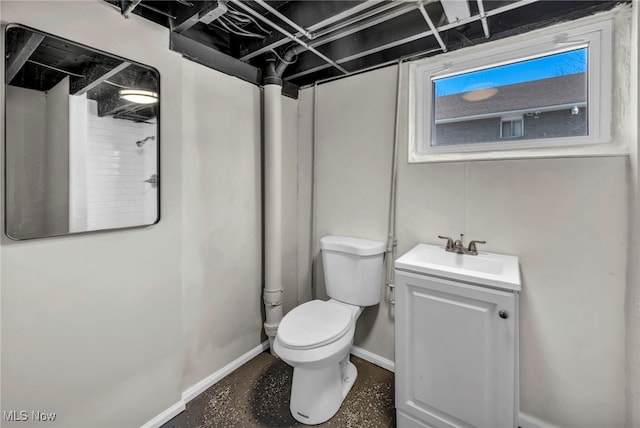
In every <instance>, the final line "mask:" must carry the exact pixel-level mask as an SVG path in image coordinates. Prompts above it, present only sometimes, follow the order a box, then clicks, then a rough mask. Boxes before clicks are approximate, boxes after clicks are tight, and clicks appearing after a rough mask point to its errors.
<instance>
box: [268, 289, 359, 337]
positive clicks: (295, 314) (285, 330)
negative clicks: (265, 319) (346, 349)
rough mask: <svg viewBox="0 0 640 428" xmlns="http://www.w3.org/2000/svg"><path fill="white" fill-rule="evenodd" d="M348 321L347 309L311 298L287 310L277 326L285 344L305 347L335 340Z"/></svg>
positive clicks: (340, 334)
mask: <svg viewBox="0 0 640 428" xmlns="http://www.w3.org/2000/svg"><path fill="white" fill-rule="evenodd" d="M350 325H351V311H350V310H349V309H348V308H347V307H345V306H342V305H339V304H335V303H330V302H325V301H322V300H312V301H310V302H307V303H303V304H302V305H300V306H298V307H296V308H294V309H293V310H291V311H290V312H289V313H288V314H287V315H286V316H285V317H284V318H283V320H282V321H281V322H280V325H279V326H278V339H279V340H280V343H282V344H283V345H285V346H286V347H287V348H293V349H309V348H316V347H318V346H322V345H326V344H329V343H331V342H335V341H336V340H338V339H339V338H340V337H342V336H343V335H344V334H345V333H346V332H347V330H349V327H350Z"/></svg>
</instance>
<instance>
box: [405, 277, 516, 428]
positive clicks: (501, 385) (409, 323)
mask: <svg viewBox="0 0 640 428" xmlns="http://www.w3.org/2000/svg"><path fill="white" fill-rule="evenodd" d="M396 287H397V289H396V366H395V367H396V407H397V409H398V410H399V411H401V412H403V413H405V414H408V415H411V416H413V417H414V418H417V419H419V420H420V421H423V422H425V424H426V426H435V427H470V426H472V427H491V428H498V427H504V428H513V427H514V426H516V425H515V418H516V410H515V409H516V403H517V397H516V393H517V392H516V336H515V334H516V331H515V330H516V327H517V322H516V321H517V312H516V311H517V306H516V303H517V302H516V300H517V296H516V295H515V294H514V293H510V292H503V291H498V290H494V289H489V288H483V287H479V286H473V285H468V284H463V283H457V282H453V281H448V280H445V279H440V278H432V277H428V276H423V275H415V274H411V273H406V272H401V271H396ZM501 311H504V312H503V313H502V317H501V316H500V313H501ZM504 316H506V318H503V317H504Z"/></svg>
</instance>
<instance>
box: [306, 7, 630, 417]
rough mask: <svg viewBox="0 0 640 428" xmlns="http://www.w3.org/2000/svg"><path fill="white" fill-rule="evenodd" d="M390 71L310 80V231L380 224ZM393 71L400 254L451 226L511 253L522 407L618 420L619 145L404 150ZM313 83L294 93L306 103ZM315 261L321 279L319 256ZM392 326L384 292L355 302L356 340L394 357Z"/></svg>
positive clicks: (623, 233) (623, 123)
mask: <svg viewBox="0 0 640 428" xmlns="http://www.w3.org/2000/svg"><path fill="white" fill-rule="evenodd" d="M628 12H629V8H623V12H622V13H621V14H620V16H618V18H617V19H616V26H617V29H616V36H615V40H616V44H615V47H614V49H615V51H614V57H615V59H614V63H616V64H617V67H618V72H617V73H615V82H614V100H616V103H615V105H614V111H613V117H614V118H615V121H616V123H615V124H614V140H615V141H616V142H630V141H631V136H630V132H631V131H630V126H631V124H632V123H633V122H634V121H633V120H632V117H631V115H630V110H629V105H630V100H629V95H628V93H629V92H628V88H629V82H630V81H629V73H628V65H629V57H628V55H629V44H630V25H629V16H630V14H629V13H628ZM396 72H397V68H396V67H388V68H385V69H382V70H378V71H374V72H369V73H365V74H362V75H358V76H355V77H349V78H346V79H343V80H339V81H335V82H331V83H327V84H323V85H321V86H319V88H318V92H317V94H316V96H317V97H318V101H319V103H318V112H317V115H318V122H317V123H316V126H317V127H318V139H317V141H316V150H317V158H316V161H317V170H316V173H317V177H316V178H317V190H316V191H317V211H316V216H317V224H316V227H317V233H316V235H315V239H316V242H317V239H318V238H319V237H321V236H322V235H325V234H347V235H352V236H361V237H365V238H371V239H378V240H384V239H385V237H386V231H387V230H386V228H387V215H388V212H387V209H388V194H389V180H390V170H391V166H390V162H391V144H392V138H393V120H394V101H395V85H396ZM403 72H404V76H405V79H404V82H403V88H405V89H404V90H403V93H402V94H403V98H404V99H403V110H402V116H401V119H402V120H401V126H402V130H403V132H402V133H401V138H400V141H401V145H400V166H399V183H398V207H397V209H398V213H397V215H398V255H401V254H402V253H404V252H406V251H408V250H409V249H411V248H412V247H413V246H414V245H416V244H417V243H419V242H427V243H439V242H440V240H439V239H438V238H437V235H439V234H445V235H450V236H455V235H456V234H458V233H465V237H466V238H468V239H486V240H487V241H488V243H487V245H485V246H483V248H484V249H486V250H487V251H493V252H498V253H506V254H515V255H518V256H519V257H520V261H521V272H522V278H523V283H524V284H523V292H522V296H521V318H520V325H521V327H520V362H521V369H520V379H521V395H520V397H521V411H522V412H524V413H525V414H528V415H531V416H533V417H535V418H537V419H539V420H542V421H545V422H546V423H550V424H553V425H556V426H561V427H604V426H606V427H619V426H624V424H625V317H624V310H625V301H624V299H625V288H626V285H627V283H626V249H627V241H628V235H627V232H628V228H627V223H628V212H627V210H628V194H627V191H628V185H627V174H628V159H627V157H626V156H621V157H595V158H551V159H538V160H533V159H531V160H510V161H507V160H505V161H485V162H460V163H440V164H408V163H407V161H406V159H407V135H406V129H407V111H406V107H407V103H406V95H407V94H406V88H407V82H406V76H407V73H406V69H404V71H403ZM312 91H313V89H308V90H305V91H303V95H302V97H301V102H300V109H301V110H302V111H303V115H306V116H309V115H311V114H313V113H312V112H313V110H312V103H311V101H310V100H311V99H312V98H313V94H312ZM625 93H626V94H625ZM300 126H307V127H308V126H310V125H309V124H306V125H305V123H304V122H302V121H301V122H300ZM309 134H310V131H309V129H303V130H302V131H300V135H307V136H309ZM302 144H305V145H306V146H308V145H309V141H308V140H307V141H303V142H302ZM316 257H317V256H316ZM316 266H319V265H318V264H317V265H316ZM315 275H316V279H317V281H318V282H319V284H318V285H319V287H320V288H323V284H322V275H321V272H319V270H318V269H317V268H316V272H315ZM393 328H394V319H393V308H390V307H389V304H388V302H387V301H386V299H385V301H383V302H382V303H381V305H380V306H379V307H377V308H368V309H366V310H365V311H364V313H363V314H362V316H361V319H360V320H359V323H358V330H356V342H355V344H356V345H359V346H361V347H363V348H365V349H367V350H369V351H371V352H374V353H376V354H379V355H381V356H383V357H385V358H388V359H392V360H393V358H394V349H393V346H394V333H393Z"/></svg>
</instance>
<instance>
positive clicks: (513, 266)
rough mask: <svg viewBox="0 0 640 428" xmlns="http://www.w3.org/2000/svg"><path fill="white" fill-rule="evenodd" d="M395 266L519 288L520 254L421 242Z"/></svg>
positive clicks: (475, 281) (452, 277) (457, 278)
mask: <svg viewBox="0 0 640 428" xmlns="http://www.w3.org/2000/svg"><path fill="white" fill-rule="evenodd" d="M395 267H396V269H399V270H403V271H409V272H415V273H422V274H427V275H434V276H439V277H444V278H450V279H455V280H458V281H465V282H471V283H474V284H479V285H485V286H489V287H497V288H504V289H508V290H514V291H520V289H521V286H520V270H519V268H518V258H517V257H515V256H508V255H504V254H495V253H487V252H483V251H482V252H479V253H478V255H476V256H472V255H469V254H456V253H451V252H448V251H445V250H444V247H443V246H438V245H430V244H418V245H416V246H415V247H414V248H413V249H412V250H411V251H409V252H408V253H406V254H404V255H403V256H401V257H400V258H399V259H397V260H396V265H395Z"/></svg>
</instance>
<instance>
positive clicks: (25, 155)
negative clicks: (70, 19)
mask: <svg viewBox="0 0 640 428" xmlns="http://www.w3.org/2000/svg"><path fill="white" fill-rule="evenodd" d="M4 74H5V125H6V126H5V233H6V235H7V236H8V237H9V238H11V239H14V240H22V239H32V238H41V237H47V236H59V235H67V234H71V233H82V232H90V231H98V230H106V229H119V228H130V227H137V226H147V225H151V224H155V223H157V222H158V221H159V220H160V183H159V177H160V170H159V168H160V157H159V155H160V146H159V144H160V138H159V137H160V132H159V129H160V128H159V126H160V103H159V100H160V73H159V72H158V71H157V70H156V69H155V68H153V67H149V66H146V65H143V64H139V63H136V62H134V61H131V60H128V59H125V58H121V57H118V56H115V55H111V54H108V53H105V52H102V51H99V50H96V49H93V48H90V47H88V46H84V45H81V44H78V43H75V42H72V41H69V40H65V39H62V38H60V37H56V36H54V35H51V34H47V33H43V32H40V31H37V30H34V29H32V28H28V27H25V26H23V25H19V24H9V25H7V26H6V28H5V70H4Z"/></svg>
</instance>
